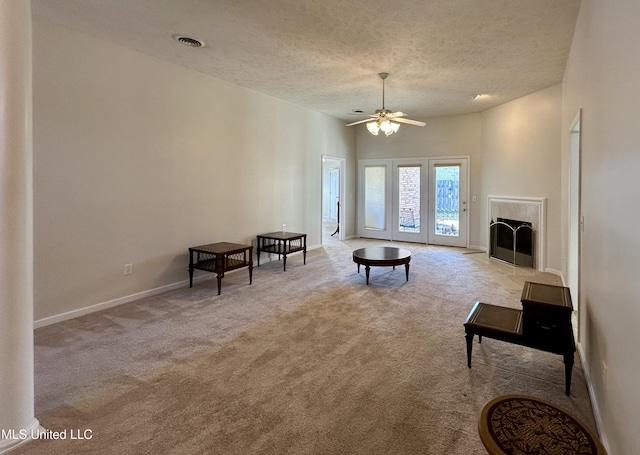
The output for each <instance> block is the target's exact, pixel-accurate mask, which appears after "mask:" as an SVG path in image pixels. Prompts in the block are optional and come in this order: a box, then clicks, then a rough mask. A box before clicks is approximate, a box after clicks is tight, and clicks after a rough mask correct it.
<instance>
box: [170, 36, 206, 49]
mask: <svg viewBox="0 0 640 455" xmlns="http://www.w3.org/2000/svg"><path fill="white" fill-rule="evenodd" d="M172 38H173V39H174V40H176V41H177V42H179V43H180V44H184V45H185V46H189V47H204V45H205V42H204V41H202V40H199V39H196V38H193V37H191V36H187V35H173V36H172Z"/></svg>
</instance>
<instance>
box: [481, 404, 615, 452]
mask: <svg viewBox="0 0 640 455" xmlns="http://www.w3.org/2000/svg"><path fill="white" fill-rule="evenodd" d="M478 433H479V434H480V440H481V441H482V444H483V445H484V447H485V448H486V449H487V452H489V454H490V455H508V454H516V453H517V454H523V455H524V454H531V455H541V454H545V455H606V453H607V452H606V450H605V448H604V447H603V445H602V444H601V443H600V441H599V440H598V437H597V436H596V435H595V434H594V433H593V432H592V431H591V430H590V429H589V428H588V427H587V426H586V425H585V424H584V423H582V422H581V421H580V420H578V419H576V418H575V417H572V416H571V415H569V414H567V413H566V412H565V411H563V410H562V409H560V408H558V407H556V406H555V405H553V404H551V403H548V402H546V401H544V400H541V399H539V398H534V397H528V396H524V395H505V396H501V397H498V398H495V399H493V400H491V401H490V402H489V403H487V404H486V405H485V406H484V408H483V409H482V412H481V413H480V420H479V422H478Z"/></svg>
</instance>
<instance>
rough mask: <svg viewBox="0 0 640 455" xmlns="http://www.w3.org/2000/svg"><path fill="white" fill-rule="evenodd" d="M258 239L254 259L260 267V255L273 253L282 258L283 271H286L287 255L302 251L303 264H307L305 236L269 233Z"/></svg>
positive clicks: (294, 233) (290, 233)
mask: <svg viewBox="0 0 640 455" xmlns="http://www.w3.org/2000/svg"><path fill="white" fill-rule="evenodd" d="M257 237H258V241H257V244H258V248H257V249H256V259H257V261H258V267H260V253H261V252H263V253H273V254H277V255H278V259H280V256H282V262H283V269H284V271H286V270H287V255H288V254H291V253H296V252H298V251H302V257H303V263H304V264H306V263H307V234H299V233H296V232H270V233H269V234H261V235H259V236H257Z"/></svg>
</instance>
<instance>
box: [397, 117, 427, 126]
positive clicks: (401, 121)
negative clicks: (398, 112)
mask: <svg viewBox="0 0 640 455" xmlns="http://www.w3.org/2000/svg"><path fill="white" fill-rule="evenodd" d="M393 121H394V122H398V123H407V124H409V125H415V126H425V125H426V123H424V122H419V121H418V120H411V119H408V118H397V117H396V118H394V119H393Z"/></svg>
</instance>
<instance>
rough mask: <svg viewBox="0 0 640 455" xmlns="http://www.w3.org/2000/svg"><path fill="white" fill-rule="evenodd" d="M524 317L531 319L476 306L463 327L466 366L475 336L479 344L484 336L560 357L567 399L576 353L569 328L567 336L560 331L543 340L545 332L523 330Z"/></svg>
mask: <svg viewBox="0 0 640 455" xmlns="http://www.w3.org/2000/svg"><path fill="white" fill-rule="evenodd" d="M525 317H531V315H528V314H527V313H525V312H523V311H522V310H518V309H515V308H507V307H503V306H499V305H491V304H489V303H482V302H476V303H475V305H474V306H473V308H472V309H471V312H470V313H469V316H467V320H466V322H465V323H464V329H465V333H466V335H465V338H466V340H467V366H468V367H469V368H471V352H472V349H473V337H474V336H475V335H478V338H479V342H480V343H482V337H483V336H485V337H487V338H493V339H496V340H501V341H506V342H507V343H514V344H519V345H521V346H527V347H530V348H535V349H540V350H541V351H546V352H552V353H554V354H560V355H562V357H563V360H564V373H565V394H566V395H567V396H569V395H570V393H571V373H572V370H573V362H574V360H573V354H574V352H575V350H576V346H575V342H574V338H573V331H572V330H571V326H569V332H566V331H562V332H560V333H559V334H557V335H556V336H553V337H551V338H548V337H546V336H545V333H546V332H544V329H542V330H543V332H541V333H538V332H533V333H532V334H529V335H528V336H527V335H525V334H524V331H523V328H524V326H526V325H527V323H526V322H525Z"/></svg>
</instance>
